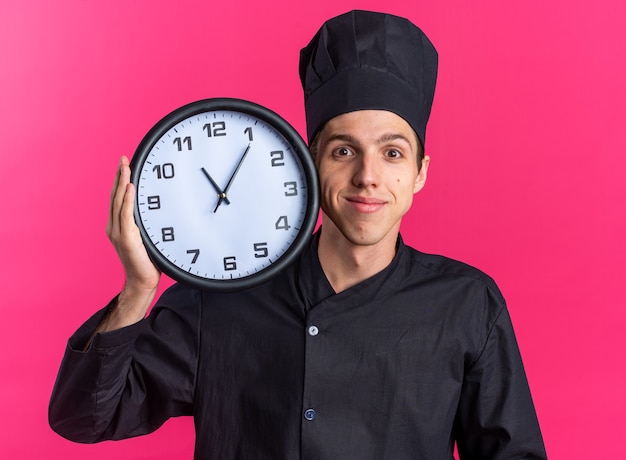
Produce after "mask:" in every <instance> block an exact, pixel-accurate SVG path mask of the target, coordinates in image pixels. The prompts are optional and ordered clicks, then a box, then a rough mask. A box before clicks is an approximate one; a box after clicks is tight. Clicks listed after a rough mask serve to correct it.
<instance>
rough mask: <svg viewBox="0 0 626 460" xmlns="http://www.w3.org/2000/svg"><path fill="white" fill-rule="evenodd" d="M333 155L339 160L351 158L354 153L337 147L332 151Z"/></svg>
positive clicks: (346, 148) (345, 148)
mask: <svg viewBox="0 0 626 460" xmlns="http://www.w3.org/2000/svg"><path fill="white" fill-rule="evenodd" d="M333 155H334V156H336V157H339V158H343V157H349V156H352V155H354V153H353V152H352V150H350V149H349V148H348V147H339V148H336V149H335V150H334V151H333Z"/></svg>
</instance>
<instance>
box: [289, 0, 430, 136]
mask: <svg viewBox="0 0 626 460" xmlns="http://www.w3.org/2000/svg"><path fill="white" fill-rule="evenodd" d="M300 80H301V81H302V87H303V89H304V101H305V111H306V124H307V135H308V139H309V144H310V143H311V142H312V141H313V138H314V137H315V135H316V134H317V132H318V131H319V130H320V129H322V127H323V126H324V124H325V123H326V122H327V121H328V120H330V119H331V118H333V117H335V116H337V115H341V114H343V113H347V112H353V111H355V110H367V109H379V110H388V111H390V112H394V113H395V114H397V115H399V116H401V117H402V118H404V119H405V120H406V121H407V122H408V123H409V124H410V125H411V126H412V127H413V129H414V130H415V132H416V133H417V136H418V137H419V139H420V141H421V143H422V146H423V145H424V141H425V136H426V123H427V122H428V117H429V116H430V109H431V106H432V102H433V97H434V93H435V81H436V80H437V51H436V50H435V48H434V47H433V45H432V43H431V42H430V40H429V39H428V37H426V35H424V33H423V32H422V31H421V30H420V29H419V28H417V27H416V26H415V25H414V24H412V23H411V22H410V21H409V20H407V19H404V18H401V17H398V16H393V15H389V14H383V13H374V12H370V11H351V12H349V13H345V14H342V15H340V16H337V17H335V18H333V19H330V20H328V21H326V22H325V23H324V25H322V27H321V28H320V30H319V31H318V32H317V34H315V36H314V37H313V39H312V40H311V42H310V43H309V44H308V45H307V46H306V47H305V48H303V49H302V50H301V51H300Z"/></svg>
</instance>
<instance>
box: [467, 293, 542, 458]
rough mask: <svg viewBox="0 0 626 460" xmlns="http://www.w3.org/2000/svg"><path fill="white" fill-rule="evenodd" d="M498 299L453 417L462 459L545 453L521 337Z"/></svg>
mask: <svg viewBox="0 0 626 460" xmlns="http://www.w3.org/2000/svg"><path fill="white" fill-rule="evenodd" d="M498 303H500V307H499V309H498V310H497V312H496V315H495V319H494V320H493V321H492V325H491V326H490V327H489V328H488V332H487V337H486V340H485V342H484V346H483V348H482V350H481V352H480V354H479V355H478V356H477V357H476V358H475V359H474V361H473V362H472V363H470V364H469V366H468V368H467V369H466V373H465V377H464V381H463V387H462V391H461V398H460V402H459V408H458V411H457V416H456V420H455V438H456V441H457V447H458V451H459V455H460V458H461V459H483V460H500V459H507V460H512V459H536V460H539V459H544V460H545V459H546V458H547V456H546V452H545V447H544V444H543V439H542V436H541V431H540V429H539V423H538V420H537V416H536V413H535V408H534V405H533V402H532V398H531V394H530V389H529V387H528V382H527V379H526V374H525V371H524V367H523V364H522V359H521V356H520V352H519V348H518V345H517V341H516V339H515V334H514V331H513V326H512V324H511V319H510V316H509V313H508V311H507V309H506V306H504V305H503V303H501V302H498Z"/></svg>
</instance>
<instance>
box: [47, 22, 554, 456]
mask: <svg viewBox="0 0 626 460" xmlns="http://www.w3.org/2000/svg"><path fill="white" fill-rule="evenodd" d="M436 70H437V54H436V52H435V49H434V48H433V46H432V44H431V43H430V41H429V40H428V39H427V38H426V36H425V35H424V34H423V33H422V32H421V31H420V30H419V29H418V28H417V27H415V26H414V25H413V24H411V23H410V22H409V21H407V20H406V19H403V18H399V17H395V16H390V15H384V14H379V13H370V12H363V11H354V12H350V13H347V14H345V15H341V16H339V17H337V18H334V19H331V20H330V21H328V22H327V23H325V24H324V25H323V26H322V28H321V29H320V31H319V32H318V34H316V36H315V37H314V38H313V40H312V41H311V43H310V44H309V45H308V46H307V47H306V48H305V49H303V51H302V54H301V64H300V75H301V78H302V82H303V86H304V90H305V104H306V113H307V130H308V137H309V142H310V144H311V150H312V152H313V155H315V161H316V164H317V167H318V170H319V177H320V185H321V190H322V200H321V202H322V212H323V225H322V229H321V231H319V232H318V233H317V234H316V235H315V237H314V239H313V241H312V243H311V245H310V247H309V248H307V250H305V252H304V254H303V255H302V256H301V257H300V259H299V260H298V261H297V262H296V263H295V264H294V266H292V267H290V269H289V270H286V271H285V272H284V273H281V274H280V275H278V276H276V277H275V278H274V279H272V280H270V281H268V282H267V283H265V284H263V285H261V286H258V287H256V288H253V289H249V290H246V291H244V292H239V293H234V294H224V293H211V292H201V291H197V290H194V289H191V288H188V287H185V286H181V285H176V286H174V287H173V288H171V289H170V290H168V291H167V292H166V293H165V294H164V295H163V296H162V297H161V299H159V301H158V302H157V304H156V306H155V307H154V309H153V311H152V312H151V314H150V315H149V316H148V317H146V318H145V319H144V316H145V315H146V312H147V309H148V306H149V305H150V304H151V302H152V300H153V297H154V293H155V291H156V288H157V284H158V281H159V272H158V270H157V269H156V268H155V267H154V266H153V265H152V263H151V262H150V260H149V258H148V256H147V254H146V252H145V249H144V248H143V245H142V242H141V239H140V237H139V234H138V231H137V228H136V226H135V224H134V221H133V215H132V207H133V198H134V190H133V187H132V185H131V184H130V183H129V177H130V171H129V168H128V160H127V159H125V158H124V159H122V164H121V167H120V170H119V173H118V176H117V178H116V182H115V185H114V187H113V192H112V196H111V215H110V220H109V225H108V232H109V236H110V238H111V241H112V242H113V244H114V246H115V248H116V249H117V251H118V253H119V256H120V259H121V261H122V263H123V265H124V268H125V271H126V284H125V286H124V289H123V290H122V292H121V293H120V294H119V296H118V297H117V298H116V299H114V301H113V302H112V303H111V304H110V305H109V306H108V307H107V308H105V309H104V310H102V311H101V312H99V313H97V314H96V315H95V316H94V317H92V318H91V319H90V320H88V321H87V322H86V323H85V324H84V325H83V326H82V327H81V328H80V329H79V330H78V331H77V332H76V333H75V334H74V336H73V337H72V338H71V339H70V342H69V345H68V349H67V352H66V356H65V357H64V360H63V363H62V366H61V370H60V372H59V377H58V380H57V384H56V386H55V390H54V392H53V395H52V399H51V405H50V421H51V425H52V427H53V428H54V429H55V430H57V431H58V432H59V433H60V434H62V435H63V436H66V437H68V438H70V439H73V440H76V441H79V442H96V441H100V440H104V439H120V438H124V437H129V436H136V435H139V434H144V433H148V432H150V431H153V430H155V429H156V428H158V427H159V426H160V425H161V424H162V423H163V422H164V421H165V420H166V419H168V418H169V417H173V416H178V415H193V416H194V418H195V425H196V435H197V436H196V439H197V440H196V458H197V459H220V460H223V459H243V458H253V459H271V460H277V459H298V458H303V459H333V460H334V459H352V458H354V459H359V460H364V459H376V460H380V459H394V460H395V459H437V460H438V459H444V458H445V459H451V458H452V455H453V449H454V444H455V442H456V443H457V446H458V450H459V453H460V455H461V458H480V459H505V458H506V459H522V458H524V459H531V458H532V459H543V458H545V451H544V447H543V442H542V439H541V434H540V431H539V427H538V423H537V419H536V416H535V412H534V408H533V405H532V400H531V397H530V393H529V390H528V385H527V382H526V377H525V375H524V370H523V367H522V363H521V359H520V355H519V351H518V349H517V344H516V342H515V337H514V334H513V330H512V327H511V324H510V320H509V316H508V313H507V310H506V307H505V303H504V300H503V298H502V296H501V294H500V292H499V291H498V288H497V287H496V285H495V284H494V283H493V281H492V280H491V279H490V278H489V277H487V276H486V275H484V274H483V273H481V272H479V271H478V270H476V269H473V268H471V267H468V266H466V265H464V264H461V263H459V262H455V261H452V260H449V259H446V258H443V257H439V256H431V255H426V254H422V253H419V252H417V251H415V250H413V249H411V248H409V247H407V246H405V245H404V244H403V242H402V239H401V237H400V236H399V227H400V222H401V220H402V216H403V215H404V214H405V213H406V212H407V210H408V209H409V208H410V206H411V203H412V199H413V195H414V194H415V193H417V192H418V191H419V190H420V189H421V188H422V187H423V185H424V183H425V181H426V176H427V172H428V163H429V158H428V156H425V155H424V140H425V130H426V122H427V120H428V117H429V114H430V107H431V103H432V99H433V95H434V88H435V80H436Z"/></svg>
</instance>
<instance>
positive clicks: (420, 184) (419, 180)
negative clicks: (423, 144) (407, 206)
mask: <svg viewBox="0 0 626 460" xmlns="http://www.w3.org/2000/svg"><path fill="white" fill-rule="evenodd" d="M429 164H430V157H429V156H428V155H425V156H424V158H423V159H422V167H421V168H420V170H419V172H418V173H417V177H416V178H415V184H414V185H413V193H414V194H415V193H417V192H419V191H420V190H421V189H422V188H424V185H426V176H427V175H428V165H429Z"/></svg>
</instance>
